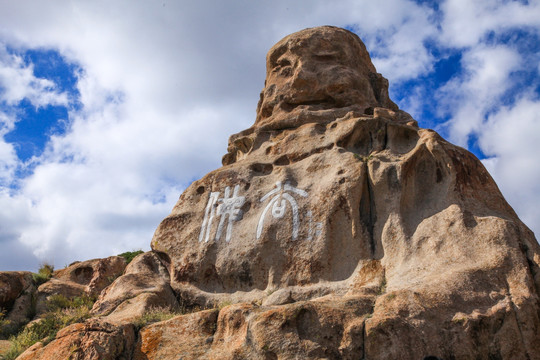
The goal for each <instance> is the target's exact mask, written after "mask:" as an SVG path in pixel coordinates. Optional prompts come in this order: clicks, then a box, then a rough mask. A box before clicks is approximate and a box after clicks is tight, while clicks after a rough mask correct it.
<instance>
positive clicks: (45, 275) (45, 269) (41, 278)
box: [32, 263, 54, 286]
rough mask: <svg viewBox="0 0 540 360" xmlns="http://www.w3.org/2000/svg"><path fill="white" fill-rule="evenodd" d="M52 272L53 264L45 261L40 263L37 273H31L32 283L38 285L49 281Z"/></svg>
mask: <svg viewBox="0 0 540 360" xmlns="http://www.w3.org/2000/svg"><path fill="white" fill-rule="evenodd" d="M53 272H54V266H53V265H50V264H47V263H45V264H43V265H41V267H40V268H39V270H38V272H37V273H35V274H32V279H33V280H34V283H35V284H36V285H37V286H39V285H41V284H43V283H45V282H47V281H49V280H50V278H51V277H52V276H53Z"/></svg>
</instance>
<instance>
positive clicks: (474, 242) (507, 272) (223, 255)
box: [152, 27, 540, 359]
mask: <svg viewBox="0 0 540 360" xmlns="http://www.w3.org/2000/svg"><path fill="white" fill-rule="evenodd" d="M227 150H228V154H227V155H225V156H224V158H223V164H224V166H223V167H222V168H219V169H217V170H215V171H212V172H210V173H209V174H207V175H206V176H204V177H203V178H202V179H200V180H198V181H195V182H193V183H192V184H191V185H190V186H189V187H188V188H187V189H186V191H185V192H184V193H183V194H182V195H181V197H180V199H179V201H178V203H177V204H176V205H175V207H174V209H173V210H172V213H171V214H170V215H169V216H168V217H167V218H166V219H164V220H163V222H162V223H161V224H160V226H159V227H158V229H157V230H156V232H155V234H154V237H153V240H152V249H153V250H154V251H155V252H157V253H159V254H160V256H161V258H162V259H163V260H164V261H165V263H166V266H167V267H168V268H169V271H170V277H171V286H172V287H173V289H174V290H175V292H176V293H177V294H178V296H179V297H180V299H182V301H183V302H185V303H188V304H199V305H201V306H213V305H217V304H220V303H223V302H240V301H250V302H254V301H255V302H259V303H260V302H262V303H264V304H265V305H270V304H276V305H277V304H283V305H281V306H282V307H283V309H288V308H290V307H291V306H294V304H295V303H293V304H287V303H290V302H291V301H296V302H299V301H306V300H310V299H316V298H318V297H321V296H328V295H334V296H342V297H344V296H353V297H354V296H375V298H376V301H375V306H374V310H373V313H372V314H371V315H370V317H369V319H368V320H367V321H366V322H365V324H364V323H363V322H361V320H359V319H358V318H357V319H356V320H355V321H353V320H351V321H352V322H351V323H348V322H347V323H342V324H341V325H340V326H342V327H343V328H347V329H350V331H351V333H350V334H349V335H348V338H347V339H342V340H340V342H339V345H336V344H338V343H337V342H334V343H332V346H333V348H332V349H336V348H337V349H339V348H342V349H349V348H351V347H354V344H355V343H356V340H354V339H356V338H357V337H358V336H359V335H358V334H357V333H358V331H360V330H361V329H362V331H363V332H364V335H363V336H365V342H364V341H363V343H365V347H363V350H362V351H364V352H365V353H366V354H367V356H368V357H367V358H370V359H371V358H373V359H386V358H400V359H419V358H420V359H421V358H423V357H426V356H437V357H442V358H452V357H454V356H455V358H464V359H468V358H471V359H473V358H487V357H488V356H490V357H491V358H503V359H538V358H539V357H540V354H539V352H538V350H537V349H540V318H539V314H540V304H539V294H540V267H539V263H540V246H539V245H538V243H537V241H536V239H535V237H534V234H533V233H532V232H531V231H530V230H529V229H528V228H527V227H526V226H525V225H524V224H523V223H522V222H521V221H520V220H519V218H518V217H517V215H516V214H515V212H514V211H513V209H512V208H511V207H510V206H509V205H508V203H507V202H506V201H505V199H504V198H503V196H502V194H501V193H500V191H499V189H498V187H497V185H496V184H495V182H494V181H493V179H492V178H491V176H490V175H489V173H488V172H487V171H486V169H485V168H484V166H483V165H482V163H481V162H480V161H479V160H478V159H477V158H476V157H475V156H474V155H472V154H471V153H470V152H468V151H466V150H465V149H462V148H460V147H457V146H455V145H452V144H450V143H448V142H447V141H445V140H444V139H443V138H441V137H440V136H439V135H438V134H437V133H436V132H434V131H432V130H428V129H421V128H419V127H418V125H417V123H416V121H414V119H412V118H411V117H410V115H408V114H407V113H405V112H403V111H401V110H399V109H398V108H397V106H396V105H395V104H394V103H392V102H391V100H390V99H389V98H388V88H387V82H386V81H385V80H384V78H383V77H382V76H380V75H379V74H377V73H376V70H375V68H374V67H373V65H372V64H371V62H370V60H369V55H368V54H367V52H366V50H365V47H364V46H363V44H362V43H361V41H360V40H359V39H358V38H357V37H356V36H355V35H353V34H351V33H348V32H347V31H345V30H342V29H336V28H333V27H321V28H314V29H307V30H304V31H301V32H298V33H295V34H293V35H290V36H288V37H286V38H284V39H283V40H281V41H280V42H278V44H276V45H275V46H274V47H273V48H272V49H271V50H270V52H269V54H268V56H267V77H266V83H265V88H264V89H263V92H262V94H261V100H260V102H259V106H258V113H257V119H256V121H255V124H254V126H252V127H251V128H249V129H247V130H245V131H242V132H240V133H238V134H235V135H233V136H231V137H230V139H229V147H228V149H227ZM283 311H285V310H283ZM248 312H251V310H249V311H248ZM317 314H318V313H317ZM221 316H222V315H221V314H220V318H221ZM242 316H244V315H242ZM250 316H251V315H250ZM314 316H315V318H317V316H319V315H314ZM250 319H251V317H250ZM460 319H461V320H460ZM464 324H465V325H464ZM218 328H219V326H218ZM264 333H265V332H264V331H263V330H261V334H264ZM264 336H267V337H269V336H271V334H270V333H269V332H268V331H267V332H266V335H261V338H264ZM426 338H427V339H426ZM276 341H277V340H276ZM335 341H337V340H335ZM277 344H278V345H275V344H274V345H272V343H269V344H268V346H278V347H279V342H277ZM328 346H330V345H328ZM328 348H330V347H328ZM239 349H240V350H238V351H240V353H239V355H237V356H238V357H240V358H241V357H242V354H241V351H243V350H242V349H243V348H242V347H241V348H239ZM306 351H307V350H306ZM309 351H311V350H309ZM309 351H308V352H307V353H309ZM313 351H315V350H313ZM329 351H330V350H329ZM332 351H334V350H332ZM293 352H294V351H293V350H291V352H290V355H282V356H285V357H280V356H278V358H280V359H281V358H289V357H288V356H291V357H290V358H292V353H293ZM307 353H304V354H307ZM287 354H289V353H287ZM313 354H315V353H313ZM332 354H337V353H334V352H333V353H332ZM486 354H488V355H486ZM268 356H269V357H268V358H275V357H274V355H272V354H270V355H268ZM306 356H307V355H306ZM310 356H311V355H310ZM323 356H329V355H328V354H326V355H324V354H322V353H320V354H319V353H316V354H315V355H313V358H323ZM333 356H334V355H331V356H329V358H337V357H333ZM335 356H337V355H335Z"/></svg>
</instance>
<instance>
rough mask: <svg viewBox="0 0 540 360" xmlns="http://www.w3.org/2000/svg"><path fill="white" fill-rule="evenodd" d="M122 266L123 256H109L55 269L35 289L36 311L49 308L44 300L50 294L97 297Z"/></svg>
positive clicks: (119, 272)
mask: <svg viewBox="0 0 540 360" xmlns="http://www.w3.org/2000/svg"><path fill="white" fill-rule="evenodd" d="M125 268H126V260H125V259H124V258H123V257H121V256H110V257H108V258H103V259H92V260H87V261H81V262H75V263H73V264H71V265H69V266H68V267H66V268H65V269H61V270H57V271H55V272H54V273H53V277H52V278H51V279H50V280H49V281H47V282H46V283H44V284H42V285H40V286H39V288H38V290H37V294H36V298H37V313H38V314H42V313H44V312H46V311H48V309H47V300H48V299H49V298H50V297H51V296H52V295H63V296H65V297H66V298H69V299H71V298H74V297H77V296H83V295H85V296H90V297H94V298H97V297H98V295H99V294H100V293H101V291H102V290H103V289H104V288H105V287H107V286H108V285H110V284H111V283H112V282H113V281H114V280H115V279H116V278H117V277H119V276H120V275H122V273H123V272H124V269H125Z"/></svg>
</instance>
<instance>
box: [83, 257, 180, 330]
mask: <svg viewBox="0 0 540 360" xmlns="http://www.w3.org/2000/svg"><path fill="white" fill-rule="evenodd" d="M169 283H170V278H169V272H168V270H167V268H165V266H163V264H162V263H161V261H160V259H159V258H158V256H157V255H156V254H155V253H152V252H147V253H144V254H140V255H138V256H137V257H136V258H135V259H133V260H132V261H131V263H129V265H128V266H127V268H126V270H125V273H124V274H123V275H122V276H120V277H119V278H118V279H116V280H115V281H114V282H113V283H112V284H111V286H109V287H108V288H106V289H105V290H104V291H103V292H102V293H101V295H100V297H99V299H98V300H97V301H96V303H95V304H94V307H93V309H92V312H93V313H94V314H96V315H104V316H107V319H108V321H110V322H125V321H132V320H135V319H137V318H138V317H140V316H141V315H143V314H144V312H145V311H147V310H148V309H150V308H153V307H155V308H169V309H176V308H177V307H178V301H177V300H176V297H175V295H174V293H173V291H172V289H171V287H170V285H169Z"/></svg>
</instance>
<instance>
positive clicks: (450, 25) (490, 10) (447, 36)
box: [441, 0, 540, 47]
mask: <svg viewBox="0 0 540 360" xmlns="http://www.w3.org/2000/svg"><path fill="white" fill-rule="evenodd" d="M441 10H442V11H443V13H444V20H443V22H442V24H441V27H442V29H443V36H442V39H441V40H442V41H444V42H445V43H446V44H447V45H448V46H456V47H467V46H473V45H476V44H477V43H479V42H480V41H481V40H482V38H483V37H484V36H485V35H486V34H488V33H490V32H501V31H505V30H508V29H511V28H514V27H523V26H526V27H533V28H538V26H540V2H539V1H537V0H532V1H527V3H523V2H520V1H505V0H483V1H470V0H446V1H444V2H443V3H442V5H441Z"/></svg>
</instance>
